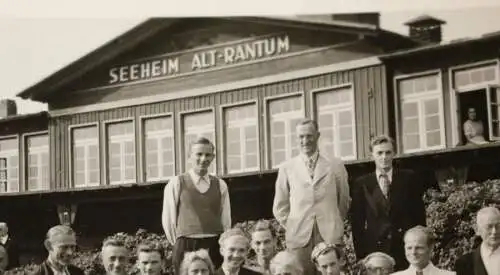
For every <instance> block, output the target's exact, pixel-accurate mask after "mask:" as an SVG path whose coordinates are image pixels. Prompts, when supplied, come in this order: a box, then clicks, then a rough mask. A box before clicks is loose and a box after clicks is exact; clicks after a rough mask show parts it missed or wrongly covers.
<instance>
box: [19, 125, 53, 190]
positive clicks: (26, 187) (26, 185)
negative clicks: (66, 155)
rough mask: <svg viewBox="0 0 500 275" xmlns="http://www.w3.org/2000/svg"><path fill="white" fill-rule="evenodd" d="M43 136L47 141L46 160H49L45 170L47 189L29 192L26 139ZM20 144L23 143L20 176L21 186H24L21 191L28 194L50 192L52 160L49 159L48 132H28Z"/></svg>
mask: <svg viewBox="0 0 500 275" xmlns="http://www.w3.org/2000/svg"><path fill="white" fill-rule="evenodd" d="M43 135H47V139H48V142H47V154H48V158H49V163H48V168H47V170H48V171H47V173H48V175H47V177H48V179H47V181H48V188H47V189H43V188H37V189H34V190H30V189H29V178H28V175H29V165H28V161H29V159H28V154H29V147H28V138H30V137H34V136H43ZM21 139H22V143H23V145H22V146H23V150H22V154H23V158H22V161H23V171H22V173H23V174H22V175H23V184H24V186H23V187H24V188H23V190H25V191H28V192H32V191H33V192H36V191H44V190H51V189H52V188H53V186H52V185H51V182H52V180H51V172H52V168H51V166H52V160H51V157H50V153H51V152H50V135H49V131H36V132H28V133H24V134H23V135H22V138H21Z"/></svg>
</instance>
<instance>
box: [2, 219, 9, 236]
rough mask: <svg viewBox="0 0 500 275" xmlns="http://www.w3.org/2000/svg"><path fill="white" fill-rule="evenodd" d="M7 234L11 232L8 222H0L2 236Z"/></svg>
mask: <svg viewBox="0 0 500 275" xmlns="http://www.w3.org/2000/svg"><path fill="white" fill-rule="evenodd" d="M7 234H9V227H8V226H7V223H4V222H0V237H3V236H5V235H7Z"/></svg>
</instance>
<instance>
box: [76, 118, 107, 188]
mask: <svg viewBox="0 0 500 275" xmlns="http://www.w3.org/2000/svg"><path fill="white" fill-rule="evenodd" d="M87 127H96V128H97V129H96V130H97V137H96V138H97V161H98V163H97V167H98V176H99V183H98V184H96V185H95V184H94V185H88V184H87V185H85V186H81V187H76V186H75V180H74V179H73V171H74V168H73V166H74V163H73V146H72V144H73V130H75V129H79V128H87ZM100 130H101V129H100V127H99V122H90V123H81V124H72V125H70V126H69V127H68V137H69V139H68V140H69V142H68V156H69V169H68V171H69V186H70V187H71V188H78V189H80V188H88V187H96V186H101V185H102V179H101V173H102V167H101V135H100Z"/></svg>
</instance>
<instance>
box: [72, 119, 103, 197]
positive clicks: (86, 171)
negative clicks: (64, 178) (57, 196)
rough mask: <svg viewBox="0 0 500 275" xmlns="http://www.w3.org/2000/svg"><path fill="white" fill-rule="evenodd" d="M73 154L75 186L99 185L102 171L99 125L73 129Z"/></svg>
mask: <svg viewBox="0 0 500 275" xmlns="http://www.w3.org/2000/svg"><path fill="white" fill-rule="evenodd" d="M71 154H72V162H71V165H72V166H71V168H72V169H71V171H72V175H71V176H72V177H73V178H72V180H73V185H74V187H88V186H98V185H99V184H100V179H99V174H100V173H99V131H98V129H97V126H87V127H78V128H73V129H71Z"/></svg>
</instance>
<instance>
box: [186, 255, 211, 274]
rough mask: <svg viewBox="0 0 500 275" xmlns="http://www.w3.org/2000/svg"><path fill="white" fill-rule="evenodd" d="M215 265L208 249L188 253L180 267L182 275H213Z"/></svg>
mask: <svg viewBox="0 0 500 275" xmlns="http://www.w3.org/2000/svg"><path fill="white" fill-rule="evenodd" d="M214 270H215V269H214V264H213V263H212V260H211V259H210V255H209V254H208V251H207V250H206V249H200V250H198V251H192V252H186V254H184V259H183V260H182V263H181V267H180V275H213V274H214V273H215V271H214Z"/></svg>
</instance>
